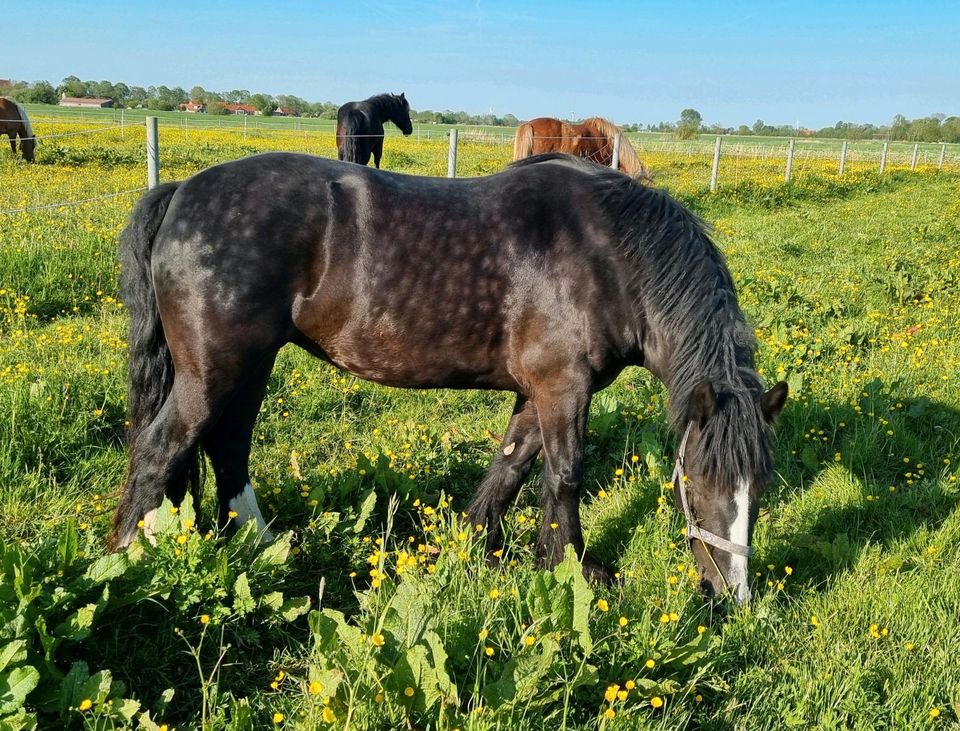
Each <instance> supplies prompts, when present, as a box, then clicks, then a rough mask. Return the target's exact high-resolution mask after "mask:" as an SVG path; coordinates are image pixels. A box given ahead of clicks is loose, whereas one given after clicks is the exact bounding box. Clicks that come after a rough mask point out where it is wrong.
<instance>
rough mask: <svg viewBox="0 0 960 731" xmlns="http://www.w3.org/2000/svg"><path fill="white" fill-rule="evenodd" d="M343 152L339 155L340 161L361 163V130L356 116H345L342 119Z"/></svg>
mask: <svg viewBox="0 0 960 731" xmlns="http://www.w3.org/2000/svg"><path fill="white" fill-rule="evenodd" d="M341 129H342V132H340V134H342V135H343V152H342V153H341V155H340V159H341V160H346V161H347V162H357V163H361V164H362V163H363V148H362V147H361V143H362V141H363V138H362V137H360V135H362V134H363V128H362V126H361V124H360V120H359V119H358V115H356V114H345V115H344V119H343V126H342V128H341Z"/></svg>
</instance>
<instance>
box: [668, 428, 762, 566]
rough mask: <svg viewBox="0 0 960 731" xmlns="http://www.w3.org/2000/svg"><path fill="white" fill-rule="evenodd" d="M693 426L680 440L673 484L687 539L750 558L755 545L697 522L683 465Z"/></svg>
mask: <svg viewBox="0 0 960 731" xmlns="http://www.w3.org/2000/svg"><path fill="white" fill-rule="evenodd" d="M692 426H693V422H690V423H689V424H687V428H686V430H685V431H684V432H683V439H682V440H681V441H680V449H679V451H678V452H677V463H676V465H674V468H673V484H674V487H677V488H678V489H679V490H680V505H681V506H682V507H683V517H684V518H685V519H686V521H687V540H688V541H690V540H692V539H694V538H696V539H697V540H698V541H700V542H701V543H706V544H708V545H711V546H713V547H714V548H719V549H720V550H721V551H726V552H727V553H734V554H736V555H738V556H746V557H747V558H750V557H751V556H752V555H753V546H741V545H740V544H739V543H732V542H731V541H728V540H727V539H726V538H721V537H720V536H718V535H717V534H716V533H711V532H710V531H708V530H706V529H704V528H701V527H700V526H698V525H697V524H696V520H695V518H694V517H693V511H692V510H691V509H690V503H689V502H688V500H687V474H686V471H685V470H684V467H683V458H684V454H685V453H686V451H687V439H688V437H689V436H690V427H692Z"/></svg>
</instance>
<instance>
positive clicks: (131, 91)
mask: <svg viewBox="0 0 960 731" xmlns="http://www.w3.org/2000/svg"><path fill="white" fill-rule="evenodd" d="M4 94H6V95H7V96H9V97H11V98H13V99H16V100H17V101H20V102H27V103H33V104H56V103H57V102H58V101H59V100H60V97H61V95H64V94H65V95H66V96H73V97H96V98H100V99H111V100H112V101H113V103H114V106H116V107H118V108H119V107H126V108H128V109H130V108H141V109H155V110H158V111H172V110H174V109H179V108H180V106H181V105H183V104H186V103H187V102H191V101H192V102H196V103H198V104H204V105H205V106H206V108H207V113H208V114H227V113H228V110H227V107H226V105H227V104H246V105H249V106H252V107H254V108H255V109H256V110H257V111H259V112H260V113H261V114H263V115H265V116H271V115H272V114H274V111H275V110H276V109H278V108H282V109H284V110H288V111H289V112H291V113H293V114H296V115H298V116H303V117H318V118H320V119H336V118H337V109H338V108H339V105H338V104H334V103H333V102H330V101H326V102H310V101H307V100H306V99H302V98H300V97H298V96H293V95H290V94H277V95H273V94H263V93H256V94H251V93H250V91H248V90H247V89H231V90H230V91H210V90H208V89H204V88H203V87H202V86H194V87H192V88H191V89H190V90H189V91H187V90H186V89H184V88H183V87H180V86H175V87H173V88H170V87H168V86H147V87H143V86H128V85H127V84H125V83H123V82H112V81H82V80H81V79H79V78H77V77H76V76H68V77H67V78H65V79H64V80H63V81H62V82H61V83H60V84H58V85H56V86H54V85H53V84H51V83H50V82H49V81H36V82H34V83H32V84H29V83H26V82H23V81H17V82H14V84H13V86H12V87H11V88H9V89H6V90H5V91H4ZM410 117H411V119H413V121H414V122H422V123H430V122H435V123H438V124H485V125H491V126H505V127H515V126H516V125H518V124H520V120H519V119H517V118H516V117H515V116H513V115H512V114H506V115H504V116H502V117H498V116H496V115H495V114H468V113H467V112H453V111H450V110H446V111H443V112H434V111H432V110H429V109H426V110H423V111H413V110H411V111H410Z"/></svg>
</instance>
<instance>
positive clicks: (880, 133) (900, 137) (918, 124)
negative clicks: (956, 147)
mask: <svg viewBox="0 0 960 731" xmlns="http://www.w3.org/2000/svg"><path fill="white" fill-rule="evenodd" d="M646 130H647V131H649V132H667V133H673V134H676V135H677V136H678V137H679V138H680V139H691V138H693V137H694V136H696V135H698V134H715V135H727V134H735V135H743V136H749V135H756V136H758V137H824V138H829V139H841V140H873V139H883V140H897V141H901V142H960V116H955V115H954V116H950V117H948V116H947V115H945V114H931V115H930V116H929V117H918V118H917V119H907V118H906V117H905V116H903V115H902V114H898V115H896V116H895V117H894V118H893V121H892V122H891V123H890V124H886V125H884V124H881V125H875V124H869V123H867V124H860V123H857V122H844V121H840V122H837V123H836V124H835V125H833V126H832V127H823V128H821V129H816V130H814V129H808V128H806V127H799V128H798V127H796V126H794V125H791V124H783V125H772V124H767V123H766V122H764V121H763V120H762V119H758V120H757V121H756V122H754V123H753V125H752V126H749V127H748V126H747V125H745V124H741V125H740V126H739V127H724V126H722V125H720V124H711V125H706V124H704V123H703V117H702V116H701V114H700V112H698V111H697V110H696V109H684V110H683V111H682V112H681V113H680V119H679V120H678V121H677V122H660V123H659V124H656V125H653V124H648V125H647V126H646Z"/></svg>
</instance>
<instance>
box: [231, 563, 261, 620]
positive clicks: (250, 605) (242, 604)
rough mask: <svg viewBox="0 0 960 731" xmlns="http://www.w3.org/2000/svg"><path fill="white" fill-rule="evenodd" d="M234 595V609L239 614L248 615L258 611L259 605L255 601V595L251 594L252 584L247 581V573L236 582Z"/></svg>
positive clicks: (241, 575)
mask: <svg viewBox="0 0 960 731" xmlns="http://www.w3.org/2000/svg"><path fill="white" fill-rule="evenodd" d="M233 594H234V597H233V608H234V610H236V612H237V613H238V614H248V613H249V612H252V611H253V610H254V609H256V607H257V605H256V602H254V601H253V594H251V593H250V582H249V581H248V580H247V572H246V571H244V572H243V573H242V574H240V575H239V576H238V577H237V580H236V581H235V582H234V584H233Z"/></svg>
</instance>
